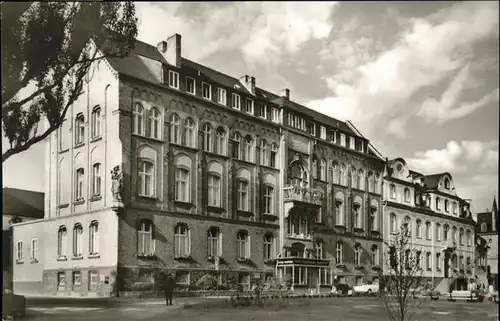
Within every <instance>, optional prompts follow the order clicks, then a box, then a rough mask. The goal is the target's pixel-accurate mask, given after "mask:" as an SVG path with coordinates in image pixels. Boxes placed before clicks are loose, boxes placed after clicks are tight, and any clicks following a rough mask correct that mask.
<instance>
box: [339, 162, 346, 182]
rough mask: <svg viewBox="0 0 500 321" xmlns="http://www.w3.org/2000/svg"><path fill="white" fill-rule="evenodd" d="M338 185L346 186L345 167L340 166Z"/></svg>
mask: <svg viewBox="0 0 500 321" xmlns="http://www.w3.org/2000/svg"><path fill="white" fill-rule="evenodd" d="M340 185H343V186H347V167H346V166H345V165H344V164H341V165H340Z"/></svg>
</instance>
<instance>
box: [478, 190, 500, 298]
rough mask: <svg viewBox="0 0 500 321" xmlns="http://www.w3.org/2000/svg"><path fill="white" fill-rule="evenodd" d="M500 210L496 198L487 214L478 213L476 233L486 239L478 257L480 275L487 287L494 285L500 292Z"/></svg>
mask: <svg viewBox="0 0 500 321" xmlns="http://www.w3.org/2000/svg"><path fill="white" fill-rule="evenodd" d="M499 225H500V222H499V221H498V208H497V201H496V198H494V199H493V206H492V208H491V211H490V210H486V212H482V213H477V225H476V232H477V235H478V236H479V237H481V238H482V239H484V241H485V244H484V246H483V247H481V248H482V249H485V251H480V255H479V256H478V260H477V261H478V262H477V263H478V264H477V265H478V268H479V271H478V275H479V277H483V278H482V279H483V282H484V284H485V285H488V286H489V285H492V286H493V288H494V290H497V291H498V227H499Z"/></svg>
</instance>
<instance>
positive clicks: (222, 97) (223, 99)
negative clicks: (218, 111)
mask: <svg viewBox="0 0 500 321" xmlns="http://www.w3.org/2000/svg"><path fill="white" fill-rule="evenodd" d="M217 102H218V103H219V104H221V105H224V106H226V104H227V95H226V90H225V89H224V88H220V87H219V88H217Z"/></svg>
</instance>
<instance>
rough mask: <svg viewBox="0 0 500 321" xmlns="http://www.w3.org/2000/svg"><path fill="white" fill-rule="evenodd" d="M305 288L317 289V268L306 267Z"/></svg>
mask: <svg viewBox="0 0 500 321" xmlns="http://www.w3.org/2000/svg"><path fill="white" fill-rule="evenodd" d="M307 290H308V291H309V292H310V291H311V290H312V291H314V292H317V291H318V269H313V268H308V269H307Z"/></svg>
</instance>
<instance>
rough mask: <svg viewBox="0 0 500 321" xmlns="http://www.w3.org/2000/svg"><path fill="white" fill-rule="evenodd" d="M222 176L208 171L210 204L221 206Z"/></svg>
mask: <svg viewBox="0 0 500 321" xmlns="http://www.w3.org/2000/svg"><path fill="white" fill-rule="evenodd" d="M221 195H222V194H221V176H220V174H218V173H213V172H211V173H208V206H212V207H221Z"/></svg>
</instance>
